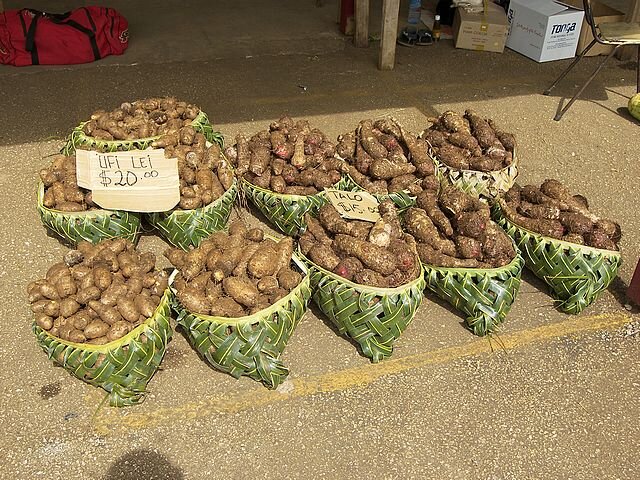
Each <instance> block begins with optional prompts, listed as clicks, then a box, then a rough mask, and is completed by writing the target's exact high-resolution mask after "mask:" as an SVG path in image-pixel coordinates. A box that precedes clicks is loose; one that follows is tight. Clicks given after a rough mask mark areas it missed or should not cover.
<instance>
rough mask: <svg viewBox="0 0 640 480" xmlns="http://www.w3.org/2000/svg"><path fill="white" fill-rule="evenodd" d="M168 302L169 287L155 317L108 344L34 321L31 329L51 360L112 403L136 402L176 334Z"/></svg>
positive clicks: (125, 404) (119, 404)
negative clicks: (76, 338)
mask: <svg viewBox="0 0 640 480" xmlns="http://www.w3.org/2000/svg"><path fill="white" fill-rule="evenodd" d="M169 302H170V292H169V289H167V290H166V291H165V293H164V295H163V296H162V299H161V300H160V304H159V305H158V308H156V311H155V313H154V314H153V316H152V317H150V318H149V319H148V320H147V321H146V322H144V323H143V324H141V325H139V326H137V327H136V328H135V329H133V330H132V331H131V332H129V333H128V334H127V335H125V336H124V337H122V338H120V339H118V340H116V341H114V342H110V343H107V344H105V345H91V344H84V343H72V342H66V341H64V340H61V339H59V338H57V337H54V336H53V335H50V334H49V333H47V332H46V331H45V330H43V329H42V328H40V327H39V326H37V325H36V324H35V323H34V324H33V327H32V330H33V333H35V335H36V337H37V340H38V344H39V345H40V347H42V349H43V350H44V351H45V352H46V353H47V355H48V356H49V359H50V360H52V361H53V362H54V363H55V364H57V365H60V366H61V367H63V368H64V369H65V370H68V371H69V372H70V373H71V374H72V375H74V376H76V377H78V378H79V379H80V380H83V381H85V382H87V383H89V384H91V385H94V386H96V387H100V388H103V389H104V390H106V391H107V392H109V404H110V405H111V406H113V407H125V406H129V405H136V404H138V403H142V402H143V401H144V395H145V391H146V387H147V383H148V382H149V380H150V379H151V377H152V376H153V374H154V373H155V372H156V370H157V369H158V367H159V366H160V362H162V357H163V356H164V352H165V350H166V347H167V343H168V342H169V339H171V336H172V334H173V331H172V329H171V325H170V323H169V319H170V316H171V307H170V304H169Z"/></svg>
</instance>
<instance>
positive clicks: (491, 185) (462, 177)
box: [429, 150, 518, 198]
mask: <svg viewBox="0 0 640 480" xmlns="http://www.w3.org/2000/svg"><path fill="white" fill-rule="evenodd" d="M429 154H430V155H431V158H432V160H433V162H434V163H435V164H436V168H437V172H438V176H439V177H440V181H441V183H445V184H450V185H454V186H455V187H457V188H458V189H460V190H462V191H463V192H465V193H468V194H470V195H473V196H475V197H487V198H495V197H497V196H499V195H501V194H503V193H505V192H507V191H508V190H509V189H510V188H511V187H512V186H513V184H514V183H515V181H516V177H517V176H518V157H517V156H516V152H515V151H514V152H513V162H512V163H511V165H509V166H508V167H505V168H503V169H502V170H496V171H494V172H479V171H477V170H457V169H455V168H451V167H449V166H448V165H445V164H444V163H442V162H440V161H439V160H438V158H437V157H436V155H434V153H433V151H431V150H430V152H429Z"/></svg>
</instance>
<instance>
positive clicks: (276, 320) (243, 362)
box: [170, 256, 311, 389]
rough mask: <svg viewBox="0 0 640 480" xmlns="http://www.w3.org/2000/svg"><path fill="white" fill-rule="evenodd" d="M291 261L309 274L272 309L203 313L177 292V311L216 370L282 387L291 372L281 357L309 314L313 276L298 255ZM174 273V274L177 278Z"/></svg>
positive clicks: (174, 301)
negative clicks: (192, 308) (186, 305)
mask: <svg viewBox="0 0 640 480" xmlns="http://www.w3.org/2000/svg"><path fill="white" fill-rule="evenodd" d="M292 260H293V261H294V262H295V264H296V265H297V266H298V267H299V269H300V271H301V272H302V273H303V274H304V277H303V279H302V281H301V282H300V284H299V285H298V286H297V287H295V288H294V289H293V290H291V292H289V294H288V295H287V296H285V297H283V298H281V299H280V300H278V301H277V302H276V303H274V304H273V305H271V306H270V307H269V308H265V309H264V310H261V311H259V312H258V313H255V314H253V315H248V316H245V317H238V318H227V317H214V316H210V315H199V314H195V313H191V312H189V311H187V310H186V309H185V308H184V307H183V306H182V305H181V304H180V302H179V300H178V298H177V296H176V295H175V291H174V292H173V295H172V305H173V309H174V310H175V311H176V312H177V314H178V319H177V320H178V325H180V326H181V327H182V328H183V329H184V332H185V333H186V336H187V338H188V339H189V342H190V343H191V344H192V345H193V347H194V348H195V349H196V350H197V351H198V353H199V354H200V355H201V356H202V357H203V358H204V359H205V360H206V361H207V362H208V363H209V364H210V365H211V366H212V367H214V368H215V369H217V370H220V371H222V372H225V373H228V374H230V375H232V376H233V377H234V378H240V377H241V376H243V375H246V376H248V377H250V378H252V379H253V380H256V381H258V382H262V383H263V384H264V385H265V386H266V387H267V388H270V389H274V388H277V387H278V385H280V384H281V383H282V382H283V381H284V380H285V379H286V378H287V376H288V375H289V369H288V368H287V367H286V366H285V365H284V364H283V363H282V361H281V360H280V356H281V355H282V352H283V351H284V349H285V347H286V345H287V343H288V342H289V339H290V338H291V335H292V334H293V331H294V330H295V328H296V326H297V325H298V323H300V320H301V319H302V317H303V316H304V314H305V312H306V310H307V305H308V303H309V299H310V298H311V286H310V277H309V274H308V272H307V269H306V267H305V266H304V264H302V262H300V260H298V259H297V258H296V257H295V256H294V257H292ZM174 277H175V274H174V275H173V276H172V277H171V279H170V283H171V282H172V280H173V278H174Z"/></svg>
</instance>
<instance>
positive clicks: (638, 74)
mask: <svg viewBox="0 0 640 480" xmlns="http://www.w3.org/2000/svg"><path fill="white" fill-rule="evenodd" d="M636 77H637V78H636V93H640V44H638V66H637V67H636Z"/></svg>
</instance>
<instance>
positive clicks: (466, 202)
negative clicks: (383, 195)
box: [404, 187, 516, 268]
mask: <svg viewBox="0 0 640 480" xmlns="http://www.w3.org/2000/svg"><path fill="white" fill-rule="evenodd" d="M416 205H417V207H415V208H410V209H408V210H407V211H406V212H405V214H404V227H405V230H406V231H407V232H409V233H410V234H411V235H413V236H414V237H415V239H416V241H417V242H418V243H417V250H418V254H419V255H420V259H421V260H422V261H423V262H424V263H426V264H429V265H434V266H439V267H448V268H495V267H501V266H503V265H506V264H508V263H509V262H511V261H512V260H513V258H514V257H515V254H516V253H515V250H514V248H513V244H512V242H511V239H510V238H509V236H508V235H507V234H506V233H505V232H504V231H503V230H502V229H501V228H500V227H499V226H498V225H497V224H495V223H494V222H492V221H491V219H490V211H489V207H488V206H487V205H486V204H485V203H483V202H481V201H480V200H478V199H476V198H474V197H472V196H470V195H468V194H466V193H464V192H462V191H460V190H458V189H456V188H455V187H447V188H445V189H444V190H443V191H442V192H441V193H440V195H437V194H435V193H433V192H423V193H421V194H420V195H418V198H417V201H416Z"/></svg>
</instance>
